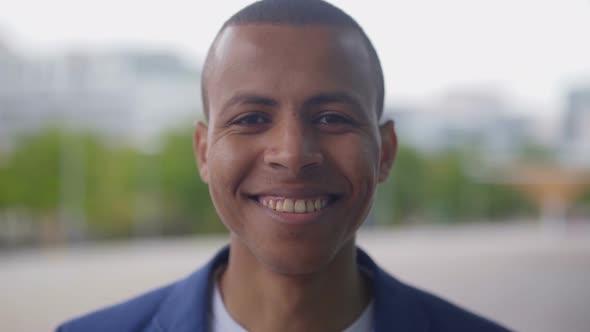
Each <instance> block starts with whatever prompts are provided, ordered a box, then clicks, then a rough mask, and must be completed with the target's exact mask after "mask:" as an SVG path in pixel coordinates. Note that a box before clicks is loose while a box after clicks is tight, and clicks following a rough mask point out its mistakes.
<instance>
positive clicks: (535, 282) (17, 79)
mask: <svg viewBox="0 0 590 332" xmlns="http://www.w3.org/2000/svg"><path fill="white" fill-rule="evenodd" d="M248 3H249V1H224V2H223V3H221V2H217V3H215V2H214V3H207V4H204V3H202V2H197V1H185V0H172V1H167V2H159V3H146V2H140V1H132V0H125V1H114V0H103V1H101V2H92V3H88V2H80V1H78V2H76V1H70V0H55V1H51V2H46V3H40V2H38V1H33V0H20V1H10V0H0V294H2V296H0V321H1V322H2V323H0V324H7V325H6V326H5V327H4V328H2V330H6V331H41V330H51V328H53V327H54V326H55V325H56V324H57V323H58V322H60V321H63V320H64V319H66V318H69V317H72V316H74V315H78V314H81V313H83V312H86V311H88V310H92V309H96V308H97V307H99V306H102V305H106V304H109V303H113V302H115V301H119V300H122V299H124V298H125V297H126V296H130V295H133V294H136V293H138V292H141V291H145V290H147V289H150V288H153V287H155V286H158V285H160V284H162V283H164V282H168V281H172V280H175V279H177V278H180V277H181V276H183V275H184V274H186V273H188V272H190V271H191V270H193V269H195V268H196V267H197V266H199V265H200V263H202V262H204V261H205V260H206V259H207V258H208V257H209V256H210V255H211V254H212V253H213V252H215V250H216V249H217V248H219V247H220V246H222V245H223V243H225V242H226V241H227V237H226V234H224V233H225V230H224V227H223V226H222V224H221V223H220V222H219V220H218V218H217V216H216V214H215V211H214V209H213V207H212V205H211V202H210V199H209V195H208V191H207V187H206V185H205V184H203V183H202V182H201V181H200V179H199V178H198V173H197V171H196V167H195V162H194V157H193V152H192V141H191V139H192V138H191V137H192V128H193V125H194V123H195V121H197V120H199V119H202V114H201V100H200V97H201V96H200V82H199V81H200V79H199V76H200V70H201V64H202V60H203V59H204V56H205V53H206V51H207V48H208V46H209V44H210V42H211V41H212V40H213V38H214V36H215V33H216V32H217V29H218V28H219V27H220V26H221V24H222V23H223V21H224V20H225V19H227V18H228V17H229V16H230V15H231V14H232V13H234V12H235V11H237V10H238V9H240V8H241V7H243V6H244V5H246V4H248ZM332 3H334V4H336V5H338V6H340V7H341V8H343V9H344V10H346V11H347V12H348V13H349V14H351V15H352V16H353V17H355V18H356V19H357V20H358V21H359V23H360V24H361V25H362V26H363V27H364V29H365V31H366V32H367V34H368V35H369V36H370V37H371V39H372V41H373V43H374V44H375V47H376V48H377V51H378V52H379V54H380V57H381V61H382V64H383V68H384V71H385V78H386V90H387V91H386V93H387V101H386V103H387V105H386V116H388V117H391V118H393V119H394V120H395V122H396V128H397V132H398V136H399V142H400V148H399V153H398V156H397V160H396V164H395V167H394V170H393V173H392V176H391V178H390V179H389V181H388V182H387V183H385V184H383V185H382V186H381V187H380V189H379V194H378V197H377V202H376V204H375V206H374V209H373V212H372V214H371V216H370V217H369V220H368V221H367V223H366V225H365V226H364V229H363V231H362V233H361V236H360V239H359V243H360V244H361V245H362V246H363V247H365V248H366V249H367V250H368V251H369V252H370V253H371V254H372V255H373V256H374V257H375V259H376V260H377V261H378V262H380V263H382V264H383V265H384V266H385V267H386V268H387V269H388V270H389V271H391V272H392V273H393V274H394V275H397V276H399V277H400V278H401V279H403V280H406V281H408V282H409V283H412V284H415V285H418V286H420V287H423V288H426V289H429V290H432V291H434V292H436V293H437V294H440V295H443V296H445V297H447V298H449V299H451V300H453V301H455V302H458V303H459V304H461V305H465V306H468V307H470V308H472V309H473V310H475V311H477V312H479V313H481V314H484V315H486V316H488V317H491V318H493V319H496V320H499V321H500V322H502V323H504V324H506V325H508V326H509V327H512V328H514V329H517V330H529V331H555V330H560V331H583V330H584V329H587V327H588V326H590V318H588V317H587V313H586V312H585V309H584V308H588V306H589V305H590V291H589V290H588V289H589V288H588V287H587V280H590V44H589V43H588V42H587V41H585V40H588V35H589V33H590V2H588V1H586V0H565V1H544V2H539V1H532V0H520V1H508V0H496V1H467V0H450V1H445V2H440V3H437V2H433V1H428V0H415V1H412V2H409V1H405V2H402V1H388V2H382V1H363V2H360V1H352V0H351V1H346V0H340V1H336V0H334V1H332ZM499 285H503V287H504V290H500V289H501V288H499Z"/></svg>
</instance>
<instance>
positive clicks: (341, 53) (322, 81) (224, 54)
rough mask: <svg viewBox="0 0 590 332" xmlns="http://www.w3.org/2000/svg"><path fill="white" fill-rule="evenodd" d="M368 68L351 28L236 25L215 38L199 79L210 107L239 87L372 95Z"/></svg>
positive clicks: (359, 39) (269, 91)
mask: <svg viewBox="0 0 590 332" xmlns="http://www.w3.org/2000/svg"><path fill="white" fill-rule="evenodd" d="M371 69H372V67H371V61H370V56H369V52H368V50H367V47H366V44H365V42H364V39H363V38H362V36H361V34H360V33H359V32H358V31H355V30H353V29H349V28H340V27H335V26H322V25H305V26H285V25H271V24H252V25H239V26H230V27H228V28H226V29H225V30H224V31H222V32H221V34H220V35H219V37H218V38H217V41H216V43H215V46H214V48H213V49H212V51H211V54H210V59H209V64H208V68H207V69H206V70H207V73H206V76H205V82H204V83H205V84H207V93H208V97H209V101H210V109H211V110H213V109H214V108H215V106H216V105H215V103H216V100H218V99H225V98H227V97H228V94H231V93H233V92H235V91H237V90H243V89H250V90H257V91H249V92H257V93H264V94H270V95H277V96H284V95H286V94H288V93H289V92H294V91H295V90H297V91H298V92H301V93H303V94H305V92H308V91H306V89H308V90H310V91H309V92H310V93H311V92H313V91H315V90H321V89H324V90H348V91H345V92H351V93H355V94H360V95H363V96H366V97H367V98H368V99H370V100H374V99H375V96H374V94H375V90H376V89H375V86H374V84H373V82H374V81H375V79H374V77H373V76H372V70H371ZM294 88H296V89H294ZM323 92H329V91H323ZM367 106H372V105H367Z"/></svg>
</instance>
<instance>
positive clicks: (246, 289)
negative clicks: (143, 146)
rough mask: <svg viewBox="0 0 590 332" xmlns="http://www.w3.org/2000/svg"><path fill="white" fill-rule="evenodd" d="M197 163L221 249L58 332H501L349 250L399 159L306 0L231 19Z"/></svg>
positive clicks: (378, 109) (336, 30) (341, 33)
mask: <svg viewBox="0 0 590 332" xmlns="http://www.w3.org/2000/svg"><path fill="white" fill-rule="evenodd" d="M202 87H203V100H204V102H203V104H204V105H203V106H204V111H205V114H206V116H207V118H208V123H207V124H205V123H199V124H198V125H197V128H196V130H195V135H194V143H195V155H196V159H197V162H198V165H199V172H200V175H201V177H202V179H203V180H204V181H205V182H207V183H208V185H209V190H210V194H211V197H212V200H213V203H214V205H215V208H216V210H217V212H218V214H219V216H220V218H221V220H222V221H223V222H224V224H225V225H226V226H227V228H228V229H229V230H230V234H231V240H230V245H229V248H227V249H224V250H222V251H221V252H220V253H219V254H218V255H217V256H216V257H215V258H213V260H212V261H211V262H210V263H208V264H207V265H206V266H205V267H203V268H201V269H200V270H198V271H197V272H195V273H194V274H192V275H191V276H189V277H187V278H186V279H184V280H181V281H179V282H177V283H175V284H172V285H170V286H167V287H164V288H161V289H158V290H155V291H152V292H150V293H147V294H146V295H142V296H140V297H138V298H135V299H132V300H130V301H128V302H125V303H123V304H119V305H117V306H114V307H110V308H107V309H104V310H102V311H99V312H97V313H93V314H90V315H87V316H85V317H82V318H79V319H77V320H74V321H72V322H69V323H67V324H65V325H63V326H62V327H60V328H59V331H187V332H188V331H203V332H205V331H215V332H217V331H273V332H275V331H306V332H309V331H347V332H350V331H355V332H356V331H363V332H369V331H376V332H382V331H505V329H503V328H501V327H499V326H497V325H496V324H494V323H491V322H489V321H487V320H485V319H483V318H480V317H478V316H476V315H473V314H471V313H469V312H467V311H464V310H463V309H460V308H458V307H456V306H454V305H452V304H449V303H447V302H445V301H443V300H441V299H439V298H437V297H435V296H433V295H430V294H428V293H425V292H423V291H420V290H417V289H414V288H411V287H409V286H406V285H404V284H402V283H400V282H399V281H397V280H395V279H393V278H392V277H391V276H389V275H388V274H387V273H385V272H384V271H382V270H381V269H380V268H379V267H377V265H375V263H373V262H372V261H371V259H370V258H369V257H368V256H367V255H366V254H365V253H363V252H362V251H361V250H360V249H357V248H356V246H355V233H356V231H357V229H358V228H359V226H360V225H361V224H362V222H363V221H364V220H365V218H366V216H367V214H368V212H369V209H370V207H371V204H372V202H373V195H374V193H375V188H376V185H377V184H378V183H379V182H381V181H384V180H385V179H386V178H387V176H388V174H389V171H390V169H391V167H392V164H393V161H394V157H395V152H396V136H395V131H394V127H393V123H392V122H391V121H380V120H381V115H382V111H383V95H384V87H383V74H382V70H381V66H380V64H379V59H378V57H377V54H376V52H375V50H374V48H373V46H372V45H371V42H370V41H369V39H368V38H367V36H366V35H365V34H364V32H363V31H362V29H361V28H360V27H359V26H358V25H357V23H356V22H355V21H354V20H353V19H352V18H350V17H349V16H348V15H346V14H345V13H343V12H342V11H340V10H339V9H337V8H335V7H333V6H331V5H329V4H327V3H325V2H323V1H319V0H298V1H295V0H291V1H289V0H267V1H261V2H258V3H255V4H253V5H250V6H248V7H246V8H245V9H243V10H241V11H240V12H238V13H237V14H236V15H234V16H233V17H232V18H230V19H229V20H228V21H227V22H226V24H225V25H224V26H223V27H222V29H221V31H220V32H219V34H218V35H217V37H216V39H215V41H214V43H213V45H212V47H211V49H210V51H209V54H208V57H207V60H206V64H205V69H204V71H203V78H202Z"/></svg>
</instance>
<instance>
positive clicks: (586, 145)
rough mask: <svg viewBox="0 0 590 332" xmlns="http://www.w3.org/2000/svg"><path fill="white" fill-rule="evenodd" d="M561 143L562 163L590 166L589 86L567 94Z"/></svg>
mask: <svg viewBox="0 0 590 332" xmlns="http://www.w3.org/2000/svg"><path fill="white" fill-rule="evenodd" d="M561 143H562V146H561V157H562V159H563V160H564V161H566V162H567V163H570V164H573V165H586V166H590V86H588V87H584V88H577V89H574V90H572V91H570V93H569V94H568V96H567V101H566V110H565V117H564V126H563V133H562V142H561Z"/></svg>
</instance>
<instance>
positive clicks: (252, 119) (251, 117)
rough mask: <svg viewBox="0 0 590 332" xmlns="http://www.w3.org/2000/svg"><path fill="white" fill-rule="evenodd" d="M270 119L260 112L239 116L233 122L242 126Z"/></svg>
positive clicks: (266, 121)
mask: <svg viewBox="0 0 590 332" xmlns="http://www.w3.org/2000/svg"><path fill="white" fill-rule="evenodd" d="M269 122H270V120H269V119H268V118H267V117H265V116H264V115H262V114H260V113H250V114H246V115H244V116H241V117H239V118H237V119H236V120H235V121H234V122H232V124H236V125H241V126H255V125H260V124H265V123H269Z"/></svg>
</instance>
